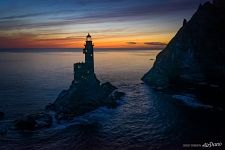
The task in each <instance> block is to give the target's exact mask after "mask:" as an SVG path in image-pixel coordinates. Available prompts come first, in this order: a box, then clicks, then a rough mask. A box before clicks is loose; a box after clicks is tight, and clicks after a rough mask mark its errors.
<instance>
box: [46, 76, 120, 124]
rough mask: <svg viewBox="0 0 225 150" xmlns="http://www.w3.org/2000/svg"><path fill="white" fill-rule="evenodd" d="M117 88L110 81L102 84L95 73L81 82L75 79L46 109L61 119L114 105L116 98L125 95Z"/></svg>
mask: <svg viewBox="0 0 225 150" xmlns="http://www.w3.org/2000/svg"><path fill="white" fill-rule="evenodd" d="M116 89H117V88H116V87H115V86H113V85H112V84H111V83H109V82H106V83H103V84H100V81H99V80H98V79H97V78H96V76H95V75H94V76H93V77H91V78H88V79H86V80H82V81H81V82H75V81H73V82H72V85H71V86H70V88H69V89H68V90H64V91H62V92H61V93H60V94H59V96H58V98H57V99H56V100H55V102H54V103H53V104H50V105H48V106H47V107H46V109H48V110H52V111H55V112H56V113H57V114H56V118H57V119H58V120H61V119H69V118H72V117H74V116H78V115H82V114H84V113H87V112H89V111H92V110H94V109H96V108H98V107H100V106H107V107H114V106H116V105H117V102H116V100H118V99H119V98H120V97H121V96H123V95H124V93H122V92H118V91H116Z"/></svg>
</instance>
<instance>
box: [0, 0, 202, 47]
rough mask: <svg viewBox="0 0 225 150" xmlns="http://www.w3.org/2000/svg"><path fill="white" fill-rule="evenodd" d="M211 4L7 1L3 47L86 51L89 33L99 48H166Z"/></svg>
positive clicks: (182, 0) (1, 6)
mask: <svg viewBox="0 0 225 150" xmlns="http://www.w3.org/2000/svg"><path fill="white" fill-rule="evenodd" d="M205 1H206V0H101V1H100V0H1V1H0V39H1V41H2V42H1V44H0V47H10V43H11V42H15V43H17V44H18V45H17V47H57V46H58V47H81V45H80V44H81V42H82V41H83V36H85V34H86V33H87V32H90V33H91V34H92V35H93V36H94V39H95V41H96V42H97V44H98V45H97V46H99V47H129V46H131V47H143V46H150V44H146V43H154V42H161V43H162V44H165V43H167V42H168V41H169V40H170V39H171V38H172V36H173V35H174V34H175V32H176V31H177V30H178V29H179V28H180V26H181V25H182V20H183V18H187V19H189V18H190V17H191V16H192V14H193V13H194V12H195V11H196V9H197V7H198V5H199V4H200V3H203V2H205ZM103 42H104V43H103ZM144 43H145V44H144ZM15 46H16V44H15Z"/></svg>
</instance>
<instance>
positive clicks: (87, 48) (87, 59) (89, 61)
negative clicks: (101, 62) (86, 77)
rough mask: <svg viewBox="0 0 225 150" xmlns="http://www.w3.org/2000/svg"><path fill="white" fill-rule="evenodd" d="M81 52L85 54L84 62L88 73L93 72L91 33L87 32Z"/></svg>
mask: <svg viewBox="0 0 225 150" xmlns="http://www.w3.org/2000/svg"><path fill="white" fill-rule="evenodd" d="M84 46H85V48H84V49H83V53H84V54H85V64H86V67H87V69H88V70H89V71H90V73H94V53H93V46H94V45H93V43H92V39H91V35H90V34H89V33H88V35H87V36H86V44H85V45H84Z"/></svg>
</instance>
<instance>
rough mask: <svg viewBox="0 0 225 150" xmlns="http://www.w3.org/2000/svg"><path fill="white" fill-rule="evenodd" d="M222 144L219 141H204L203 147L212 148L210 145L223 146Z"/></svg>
mask: <svg viewBox="0 0 225 150" xmlns="http://www.w3.org/2000/svg"><path fill="white" fill-rule="evenodd" d="M221 146H222V142H219V143H213V142H209V143H204V144H203V145H202V147H205V148H210V147H221Z"/></svg>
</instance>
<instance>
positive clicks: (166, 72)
mask: <svg viewBox="0 0 225 150" xmlns="http://www.w3.org/2000/svg"><path fill="white" fill-rule="evenodd" d="M142 80H143V81H144V82H146V83H147V84H149V85H151V86H152V87H155V88H157V89H165V88H172V87H176V88H184V89H185V88H190V87H191V88H196V89H198V90H199V91H201V92H202V93H204V92H207V90H211V91H213V90H214V91H217V92H219V91H220V92H219V94H220V96H224V95H223V91H224V87H225V1H224V0H215V1H213V3H210V2H206V3H205V4H203V5H200V6H199V8H198V10H197V12H196V13H195V14H194V15H193V16H192V18H191V19H190V21H186V20H184V22H183V27H181V29H180V30H179V31H178V32H177V34H176V35H175V37H174V38H173V39H172V40H171V41H170V42H169V44H168V45H167V47H166V48H165V49H164V50H163V51H162V52H160V53H159V55H158V56H157V59H156V62H155V63H154V66H153V67H152V69H150V71H149V72H147V73H146V74H145V75H144V77H143V78H142ZM203 91H204V92H203ZM214 94H215V93H214Z"/></svg>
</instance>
